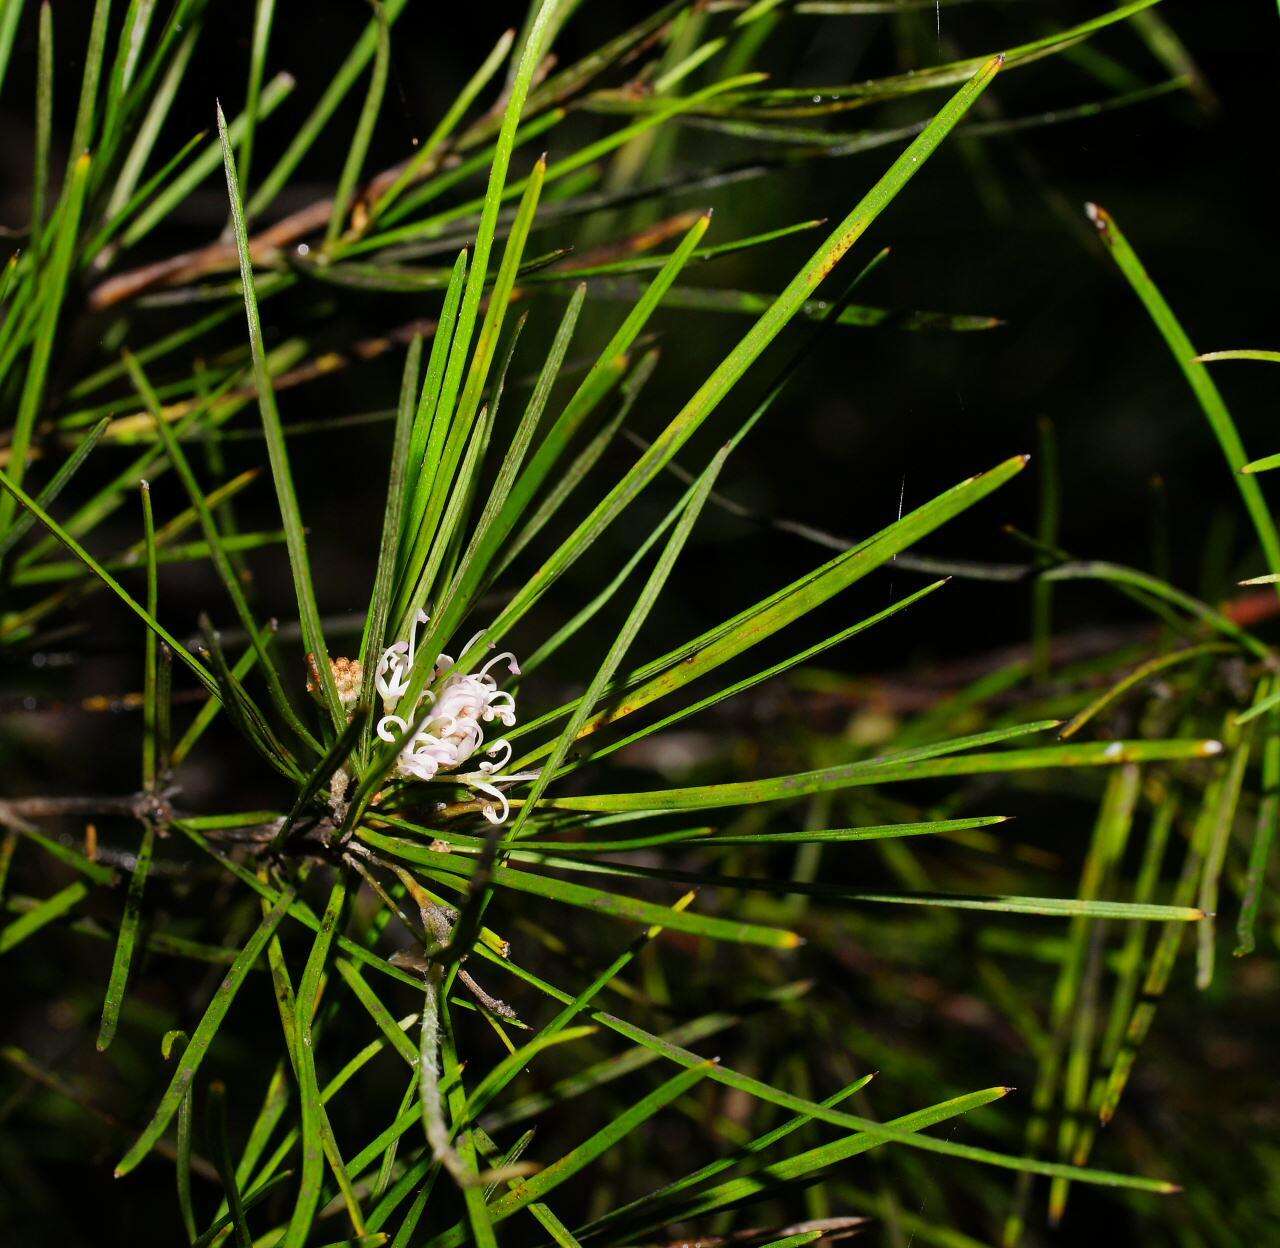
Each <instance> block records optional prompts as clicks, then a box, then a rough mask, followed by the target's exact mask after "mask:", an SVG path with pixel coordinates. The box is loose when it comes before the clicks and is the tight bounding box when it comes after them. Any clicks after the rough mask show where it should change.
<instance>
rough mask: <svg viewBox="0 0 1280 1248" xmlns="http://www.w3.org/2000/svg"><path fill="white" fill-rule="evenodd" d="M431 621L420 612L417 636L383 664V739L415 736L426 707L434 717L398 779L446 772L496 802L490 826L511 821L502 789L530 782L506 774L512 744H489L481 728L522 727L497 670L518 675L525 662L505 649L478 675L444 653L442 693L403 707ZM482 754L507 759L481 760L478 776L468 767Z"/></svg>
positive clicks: (403, 760) (415, 739) (407, 748)
mask: <svg viewBox="0 0 1280 1248" xmlns="http://www.w3.org/2000/svg"><path fill="white" fill-rule="evenodd" d="M427 623H429V617H428V615H427V614H426V612H425V611H419V612H418V615H417V624H416V626H415V627H414V628H413V629H412V630H411V632H410V635H409V638H408V639H407V640H406V641H397V642H396V643H395V644H394V645H391V646H388V647H387V649H386V650H385V651H384V652H383V654H382V658H381V659H380V661H379V663H378V667H377V671H376V673H375V677H374V684H375V686H376V687H377V690H378V693H379V694H381V695H382V700H383V710H384V711H385V712H386V713H385V714H384V716H383V717H382V719H381V720H379V721H378V736H379V738H380V739H381V740H383V741H386V742H394V741H397V740H399V739H400V738H401V737H403V736H404V735H405V734H406V733H408V732H409V729H410V725H411V724H412V723H413V722H414V721H415V720H416V719H417V718H418V715H419V712H420V710H421V708H422V706H423V704H424V702H425V705H426V706H427V707H428V708H429V712H430V713H429V714H427V715H426V717H425V718H423V720H422V722H421V724H419V726H418V729H417V731H416V732H414V733H413V734H412V735H411V736H410V737H409V739H408V740H407V741H406V742H405V743H404V745H403V747H402V748H401V751H400V756H399V758H398V759H397V760H396V774H397V775H399V776H400V777H401V778H402V779H405V780H434V779H437V778H439V777H440V773H442V772H448V773H452V774H451V775H450V776H449V779H451V780H456V781H457V782H458V783H459V784H463V785H466V786H467V787H468V788H470V789H474V790H475V791H476V792H478V793H482V794H484V795H485V796H486V797H489V798H492V799H493V801H492V802H488V803H485V804H483V805H482V806H481V813H482V814H483V815H484V817H485V818H486V819H488V820H489V822H490V823H494V824H498V823H503V822H505V821H506V818H507V816H508V815H509V814H510V811H511V805H510V803H509V802H508V801H507V799H506V797H505V796H504V795H503V792H502V790H501V789H500V788H498V787H497V785H498V784H499V783H509V782H510V781H513V780H523V779H528V778H529V777H528V776H524V775H520V776H503V775H500V774H498V773H499V772H500V771H501V770H502V768H503V767H505V766H506V765H507V764H508V763H510V761H511V755H512V749H511V743H510V742H509V741H507V740H505V739H499V740H496V741H494V742H493V743H492V744H491V745H488V746H485V743H484V729H483V727H482V726H481V725H482V724H487V723H492V722H493V721H494V720H495V719H496V720H497V721H498V722H499V723H501V724H502V725H503V726H504V727H507V728H510V727H512V726H513V725H514V724H515V722H516V701H515V698H514V697H513V696H512V695H511V694H510V693H508V692H505V691H501V690H499V689H498V682H497V680H496V678H495V677H493V676H492V675H490V670H489V669H490V668H493V667H496V666H498V665H499V664H502V663H505V664H506V665H507V670H508V671H509V672H510V673H511V674H512V675H514V676H518V675H519V674H520V665H519V663H518V662H517V661H516V657H515V655H514V654H512V653H511V652H510V651H503V652H502V653H501V654H497V655H494V656H493V657H492V658H490V659H489V660H488V661H487V662H486V663H485V664H484V666H483V667H481V668H480V669H479V670H478V671H475V672H469V673H467V672H459V671H457V670H455V662H454V659H453V658H452V656H450V655H447V654H441V655H439V656H438V658H437V659H436V665H435V676H436V679H437V680H441V681H442V683H441V685H440V688H439V691H438V693H436V694H432V693H431V692H430V691H424V692H423V693H422V694H421V695H420V696H419V698H418V699H417V701H416V703H415V705H414V706H413V707H401V706H400V705H399V703H400V700H401V699H402V698H403V697H404V695H405V694H406V693H407V692H408V690H409V681H410V675H411V673H412V671H413V661H414V657H415V654H416V651H417V644H418V628H419V627H421V626H422V625H424V624H427ZM483 636H484V630H483V629H482V630H481V631H480V632H478V633H476V634H475V636H473V637H472V638H471V639H470V641H468V642H467V643H466V645H465V646H463V648H462V651H461V653H462V654H466V653H467V651H469V650H470V649H471V648H472V647H473V646H474V645H475V644H476V643H477V642H478V641H479V640H480V639H481V637H483ZM481 751H483V752H484V753H486V754H499V755H500V757H499V758H497V759H489V760H486V761H484V762H481V763H479V765H478V767H479V769H478V770H476V771H465V772H464V771H461V770H460V768H461V767H462V766H463V765H464V764H465V763H467V762H468V761H469V760H470V759H471V758H472V756H473V755H475V754H476V753H478V752H481Z"/></svg>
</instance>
